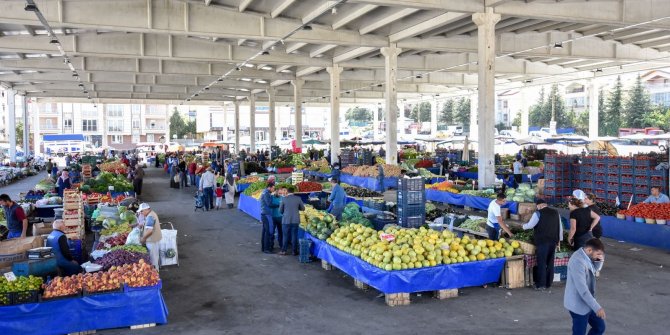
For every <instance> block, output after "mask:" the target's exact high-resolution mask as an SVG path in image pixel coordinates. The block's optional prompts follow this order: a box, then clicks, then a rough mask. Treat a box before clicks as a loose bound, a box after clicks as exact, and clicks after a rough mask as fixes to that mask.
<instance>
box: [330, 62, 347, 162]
mask: <svg viewBox="0 0 670 335" xmlns="http://www.w3.org/2000/svg"><path fill="white" fill-rule="evenodd" d="M326 70H327V71H328V73H330V161H331V164H332V163H334V162H337V161H338V160H337V155H339V154H340V74H341V73H342V70H343V69H342V68H341V67H340V66H339V65H337V64H333V66H331V67H328V68H327V69H326Z"/></svg>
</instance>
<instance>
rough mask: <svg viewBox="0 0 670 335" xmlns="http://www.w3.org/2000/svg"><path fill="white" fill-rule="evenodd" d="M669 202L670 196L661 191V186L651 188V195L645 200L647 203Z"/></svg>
mask: <svg viewBox="0 0 670 335" xmlns="http://www.w3.org/2000/svg"><path fill="white" fill-rule="evenodd" d="M669 202H670V198H668V196H667V195H665V194H663V193H661V188H660V187H658V186H654V187H652V188H651V195H650V196H649V197H648V198H647V200H645V201H644V203H645V204H667V203H669Z"/></svg>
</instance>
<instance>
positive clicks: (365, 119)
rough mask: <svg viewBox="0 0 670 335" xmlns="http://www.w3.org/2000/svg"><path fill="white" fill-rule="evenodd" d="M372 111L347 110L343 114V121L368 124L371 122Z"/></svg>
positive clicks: (361, 109) (363, 109) (358, 108)
mask: <svg viewBox="0 0 670 335" xmlns="http://www.w3.org/2000/svg"><path fill="white" fill-rule="evenodd" d="M372 115H373V114H372V111H371V110H369V109H367V108H361V107H358V106H357V107H354V108H349V109H348V110H347V112H346V113H345V114H344V119H345V120H347V121H348V122H349V123H350V124H351V123H365V124H367V123H369V122H370V121H372Z"/></svg>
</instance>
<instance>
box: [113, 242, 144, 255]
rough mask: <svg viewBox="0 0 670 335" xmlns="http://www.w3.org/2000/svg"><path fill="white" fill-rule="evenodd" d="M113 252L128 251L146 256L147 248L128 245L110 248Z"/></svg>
mask: <svg viewBox="0 0 670 335" xmlns="http://www.w3.org/2000/svg"><path fill="white" fill-rule="evenodd" d="M114 250H125V251H130V252H138V253H144V254H146V253H147V252H148V251H147V248H146V247H145V246H141V245H137V244H129V245H117V246H116V247H112V248H111V249H110V251H114Z"/></svg>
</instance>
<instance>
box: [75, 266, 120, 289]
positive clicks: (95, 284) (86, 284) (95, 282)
mask: <svg viewBox="0 0 670 335" xmlns="http://www.w3.org/2000/svg"><path fill="white" fill-rule="evenodd" d="M108 268H109V267H108ZM121 285H123V283H122V282H120V281H119V278H118V277H115V276H114V274H113V273H110V272H104V271H101V272H94V273H87V274H85V275H84V276H83V277H82V289H83V290H84V291H85V292H89V293H96V292H105V291H112V290H117V289H119V288H121Z"/></svg>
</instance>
